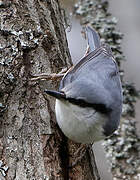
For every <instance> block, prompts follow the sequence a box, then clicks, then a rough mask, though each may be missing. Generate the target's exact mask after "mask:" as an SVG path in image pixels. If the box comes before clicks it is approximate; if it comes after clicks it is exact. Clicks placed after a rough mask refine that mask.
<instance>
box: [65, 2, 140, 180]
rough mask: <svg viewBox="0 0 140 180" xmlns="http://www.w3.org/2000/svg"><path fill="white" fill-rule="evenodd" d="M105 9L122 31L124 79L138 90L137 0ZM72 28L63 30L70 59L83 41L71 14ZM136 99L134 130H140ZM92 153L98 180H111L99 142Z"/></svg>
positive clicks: (139, 31)
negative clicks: (116, 20)
mask: <svg viewBox="0 0 140 180" xmlns="http://www.w3.org/2000/svg"><path fill="white" fill-rule="evenodd" d="M73 2H74V0H64V2H63V3H65V7H67V8H68V10H69V11H70V10H71V7H72V3H73ZM109 3H110V7H109V12H111V13H112V16H115V17H116V18H117V19H118V25H117V27H116V28H117V30H120V31H121V32H122V33H123V34H124V38H123V42H122V50H123V53H124V56H125V59H126V61H124V62H122V69H123V70H124V71H125V80H126V81H128V82H133V83H134V84H135V86H136V88H137V89H138V90H140V0H133V1H132V0H123V1H122V0H117V1H116V0H109ZM71 21H72V29H71V31H70V32H67V38H68V44H69V48H70V52H71V56H72V59H73V61H76V60H78V59H79V58H81V57H82V56H83V54H84V52H85V48H86V42H85V39H84V38H82V35H81V27H80V24H79V20H78V19H75V18H74V17H71ZM139 117H140V100H139V101H137V103H136V120H137V124H138V125H137V128H138V129H137V131H138V133H139V134H140V118H139ZM94 151H95V157H96V162H97V166H98V170H99V173H100V175H101V177H102V180H111V179H112V178H111V174H110V173H109V172H108V167H109V166H108V164H107V160H106V158H105V152H104V149H103V147H102V145H101V142H100V143H96V144H95V145H94Z"/></svg>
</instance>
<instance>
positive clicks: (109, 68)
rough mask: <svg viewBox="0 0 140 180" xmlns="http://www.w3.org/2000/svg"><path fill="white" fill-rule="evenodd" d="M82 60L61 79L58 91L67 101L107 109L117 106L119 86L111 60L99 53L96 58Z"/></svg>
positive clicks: (116, 73) (117, 74) (119, 97)
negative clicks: (97, 105)
mask: <svg viewBox="0 0 140 180" xmlns="http://www.w3.org/2000/svg"><path fill="white" fill-rule="evenodd" d="M84 60H85V59H84ZM84 60H83V61H82V62H80V65H79V64H78V65H76V66H75V67H74V68H73V70H71V71H70V72H69V73H67V74H66V76H65V77H64V78H63V79H62V82H61V86H60V91H62V92H64V93H65V95H66V98H67V99H76V100H83V101H85V102H86V103H89V104H105V105H106V107H108V108H110V107H111V106H113V105H114V104H115V106H117V105H119V104H120V103H121V84H120V77H119V73H118V67H117V64H116V62H115V61H114V60H113V58H112V57H111V56H109V55H107V54H105V53H104V52H103V51H101V52H100V53H99V54H98V55H97V56H93V57H91V58H90V59H87V61H84ZM87 62H88V63H87ZM117 103H118V104H117Z"/></svg>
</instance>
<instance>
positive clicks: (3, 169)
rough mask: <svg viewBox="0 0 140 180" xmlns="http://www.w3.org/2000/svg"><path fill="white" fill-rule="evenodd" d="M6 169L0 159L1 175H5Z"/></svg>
mask: <svg viewBox="0 0 140 180" xmlns="http://www.w3.org/2000/svg"><path fill="white" fill-rule="evenodd" d="M7 171H8V166H6V165H4V163H3V161H2V160H0V172H1V174H2V176H4V177H5V176H6V172H7Z"/></svg>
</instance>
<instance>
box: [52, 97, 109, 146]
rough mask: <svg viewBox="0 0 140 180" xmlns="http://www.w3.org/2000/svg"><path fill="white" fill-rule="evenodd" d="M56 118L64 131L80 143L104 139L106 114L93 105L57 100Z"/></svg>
mask: <svg viewBox="0 0 140 180" xmlns="http://www.w3.org/2000/svg"><path fill="white" fill-rule="evenodd" d="M55 111H56V119H57V122H58V125H59V127H60V128H61V130H62V131H63V133H64V134H65V135H66V136H67V137H68V138H70V139H72V140H74V141H76V142H78V143H93V142H95V141H98V140H101V139H104V138H105V136H104V134H103V126H104V124H105V123H106V122H107V120H108V118H107V116H106V115H104V114H102V113H99V112H97V111H96V110H94V109H93V108H91V107H86V108H85V107H84V108H83V107H80V106H77V105H73V104H71V103H69V102H68V101H61V100H58V99H57V100H56V105H55Z"/></svg>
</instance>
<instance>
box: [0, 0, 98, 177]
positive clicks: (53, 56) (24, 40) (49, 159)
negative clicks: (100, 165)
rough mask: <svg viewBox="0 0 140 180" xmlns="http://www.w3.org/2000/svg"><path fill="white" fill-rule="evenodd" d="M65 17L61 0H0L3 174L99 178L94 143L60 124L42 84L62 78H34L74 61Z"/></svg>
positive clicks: (52, 84) (0, 152)
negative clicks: (72, 136) (71, 135)
mask: <svg viewBox="0 0 140 180" xmlns="http://www.w3.org/2000/svg"><path fill="white" fill-rule="evenodd" d="M62 19H63V18H62V17H61V10H60V7H59V4H58V1H57V0H30V1H27V0H22V1H18V0H13V1H10V0H3V1H0V21H1V26H0V58H1V59H0V172H1V173H0V179H1V180H3V179H7V180H13V179H15V180H27V179H29V180H33V179H34V180H35V179H36V180H43V179H44V180H45V179H46V180H48V179H52V180H55V179H57V180H60V179H65V180H68V179H72V180H74V179H76V180H78V179H79V180H89V179H90V180H95V179H99V175H98V172H97V168H96V164H95V160H94V156H93V152H92V148H91V146H88V147H83V146H82V145H81V144H76V143H74V142H72V141H70V140H68V139H67V138H66V137H65V136H64V135H63V134H62V132H61V131H60V129H59V128H58V126H57V123H56V120H55V113H54V99H53V98H51V97H48V96H45V94H44V89H45V88H47V89H56V88H57V86H58V83H59V82H53V81H41V82H31V80H30V79H31V77H32V75H34V74H40V73H54V72H55V73H57V72H59V71H60V70H61V69H62V68H63V67H70V66H71V64H72V63H71V58H70V55H69V51H68V47H67V41H66V36H65V30H64V26H63V20H62ZM80 149H82V150H81V151H80ZM82 154H83V155H84V156H83V155H82Z"/></svg>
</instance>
